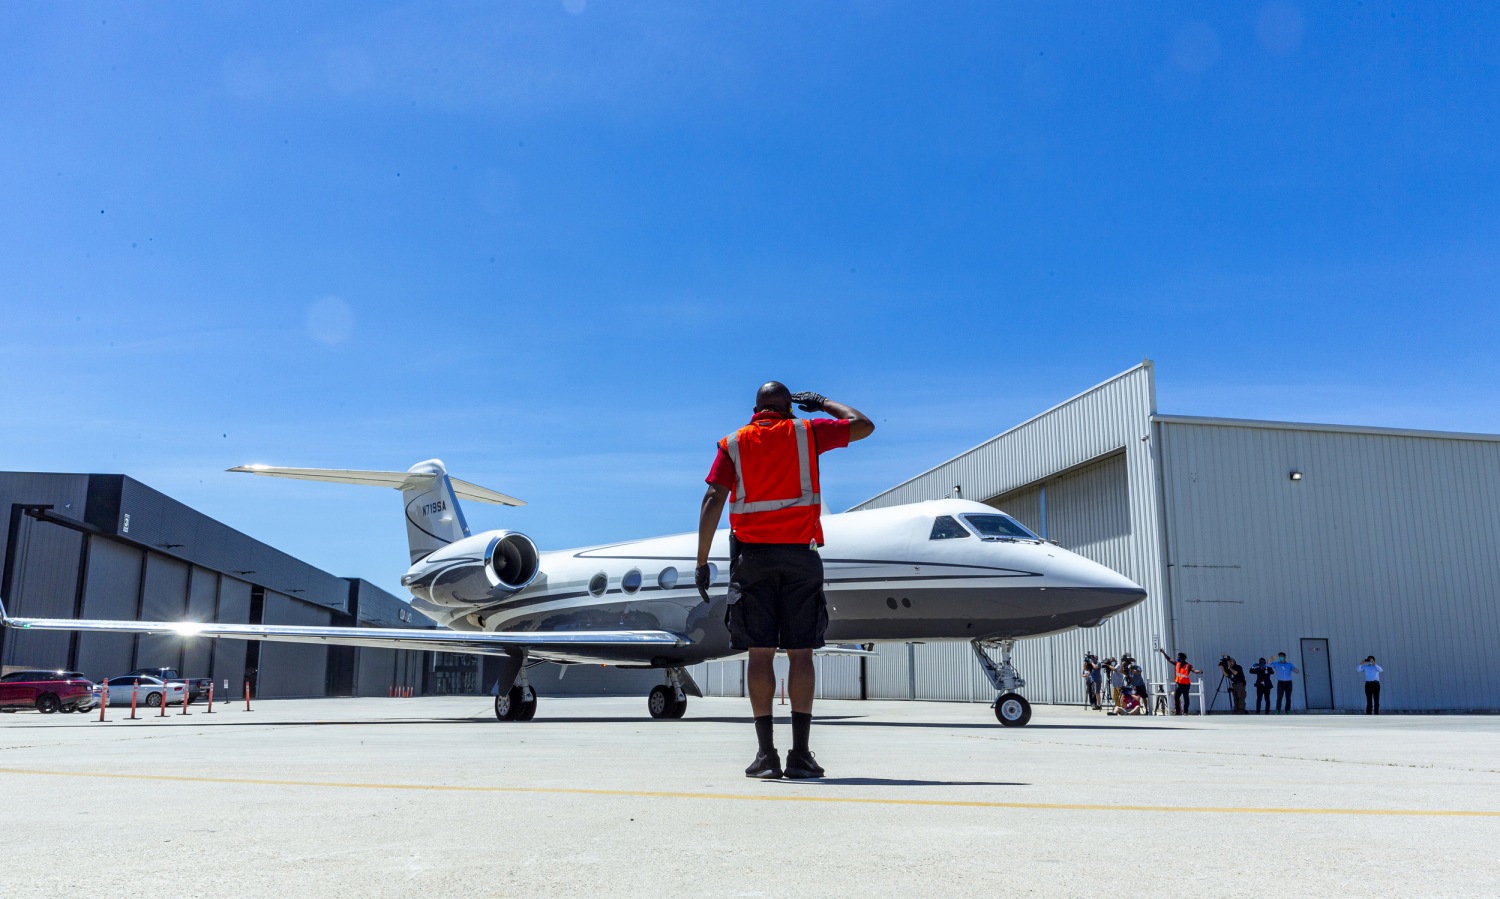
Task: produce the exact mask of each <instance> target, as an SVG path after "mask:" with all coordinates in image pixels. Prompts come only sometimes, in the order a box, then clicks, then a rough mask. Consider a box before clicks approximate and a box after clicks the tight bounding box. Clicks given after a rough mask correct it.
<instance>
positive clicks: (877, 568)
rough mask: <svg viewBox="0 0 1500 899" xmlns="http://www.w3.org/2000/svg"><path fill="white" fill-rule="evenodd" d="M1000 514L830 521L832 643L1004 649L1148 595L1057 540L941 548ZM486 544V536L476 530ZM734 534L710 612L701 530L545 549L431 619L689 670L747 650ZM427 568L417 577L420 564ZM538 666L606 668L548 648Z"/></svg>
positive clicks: (968, 540)
mask: <svg viewBox="0 0 1500 899" xmlns="http://www.w3.org/2000/svg"><path fill="white" fill-rule="evenodd" d="M965 513H969V514H989V515H993V514H995V513H996V510H995V509H994V508H993V507H991V506H986V505H984V504H982V503H977V502H972V501H969V500H958V499H947V500H934V501H931V502H925V503H912V504H908V505H902V506H894V507H890V508H885V509H874V510H869V511H861V512H847V513H844V514H839V515H828V516H825V517H824V518H823V529H824V534H825V545H824V546H823V547H822V549H821V550H820V553H819V554H820V556H821V557H822V560H823V567H824V575H825V583H826V587H825V595H826V597H827V602H828V634H827V639H828V641H829V642H838V643H863V642H870V641H877V640H923V641H929V640H965V641H968V640H975V639H980V640H1000V639H1009V638H1020V637H1031V636H1037V635H1040V634H1047V633H1054V632H1057V631H1062V630H1067V629H1069V628H1073V627H1080V626H1082V627H1087V626H1092V625H1095V624H1097V623H1099V622H1100V621H1102V620H1103V619H1104V618H1105V617H1107V616H1109V615H1112V614H1114V613H1116V612H1119V611H1121V610H1122V609H1125V608H1128V607H1129V606H1131V605H1134V604H1135V603H1137V602H1139V601H1141V600H1142V599H1143V598H1145V595H1146V594H1145V591H1144V590H1142V589H1141V587H1140V586H1138V585H1137V584H1135V583H1134V582H1132V581H1131V580H1129V579H1128V578H1126V577H1124V576H1123V575H1120V574H1118V573H1116V572H1114V571H1112V570H1111V569H1109V568H1106V567H1105V566H1103V565H1100V564H1098V563H1096V562H1093V561H1090V560H1089V559H1085V558H1083V557H1082V556H1079V555H1077V554H1076V553H1072V552H1069V551H1067V550H1065V549H1062V548H1061V547H1059V546H1057V545H1056V544H1052V543H1048V542H1045V541H1041V540H1032V539H1010V538H1007V539H985V538H982V537H980V536H979V535H977V534H975V533H970V534H969V535H968V536H967V537H962V538H956V539H955V538H948V539H933V523H934V521H935V520H936V519H937V518H938V517H939V516H945V515H946V516H951V517H954V518H961V517H962V516H963V515H964V514H965ZM476 536H483V535H476ZM728 543H729V538H728V531H723V530H721V531H719V533H718V535H717V536H716V538H715V540H714V543H713V548H712V552H711V554H710V561H711V562H713V563H714V565H715V569H716V577H715V580H714V585H713V587H712V588H710V590H709V595H710V597H711V600H712V601H711V602H708V603H705V602H703V601H702V598H701V597H700V596H699V594H698V591H697V589H696V588H695V587H694V584H693V568H694V563H695V554H696V551H697V535H696V534H677V535H673V536H668V537H655V538H649V539H644V540H634V541H628V542H623V543H612V544H606V545H602V546H592V547H586V548H582V549H569V550H558V551H552V552H544V553H542V554H541V557H540V560H539V561H540V565H539V572H538V574H537V576H536V578H535V580H533V581H532V582H531V583H530V584H529V585H528V586H526V587H525V588H524V589H521V590H519V591H517V592H515V593H514V594H512V595H510V596H507V597H504V598H493V599H490V600H488V601H486V602H483V603H476V604H474V605H471V606H457V607H454V606H447V607H437V606H433V605H431V604H429V603H423V602H420V598H419V600H418V602H417V605H418V607H419V608H421V609H422V611H423V612H424V613H425V614H427V615H429V616H432V617H434V618H436V619H437V620H438V621H439V623H441V624H445V625H447V626H448V627H451V628H453V629H454V630H458V631H502V632H520V633H524V632H528V631H545V632H561V631H572V630H581V631H613V630H631V631H651V630H661V631H670V632H673V633H677V634H681V635H682V636H684V637H686V638H687V640H688V642H687V643H686V644H685V645H683V646H680V647H672V648H669V649H667V648H663V647H653V646H642V647H628V646H626V647H620V654H619V655H618V656H616V657H614V658H613V659H611V661H615V662H618V663H621V664H654V665H656V666H662V665H668V664H670V665H684V664H695V663H697V662H701V661H705V660H709V659H715V658H722V657H725V656H729V655H733V654H735V652H736V650H734V649H733V648H731V647H730V645H729V633H728V630H727V628H726V627H725V624H724V615H725V610H726V602H727V596H726V593H727V584H728V578H729V572H728V562H729V546H728ZM413 570H416V569H413ZM535 654H536V655H537V656H539V657H545V658H554V659H558V660H565V661H566V660H578V661H583V660H585V659H586V660H588V661H601V659H600V657H599V655H598V654H597V653H591V654H590V655H588V656H587V657H576V658H574V657H572V656H571V654H569V653H567V652H565V651H564V652H556V651H548V650H538V651H536V653H535Z"/></svg>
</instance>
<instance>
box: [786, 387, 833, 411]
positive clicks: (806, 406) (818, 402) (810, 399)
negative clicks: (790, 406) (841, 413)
mask: <svg viewBox="0 0 1500 899" xmlns="http://www.w3.org/2000/svg"><path fill="white" fill-rule="evenodd" d="M792 402H794V403H796V404H797V408H798V409H801V410H802V411H803V412H822V411H823V404H824V403H826V402H828V397H826V396H824V395H823V394H821V393H813V392H812V391H811V390H804V391H803V392H802V393H794V394H792Z"/></svg>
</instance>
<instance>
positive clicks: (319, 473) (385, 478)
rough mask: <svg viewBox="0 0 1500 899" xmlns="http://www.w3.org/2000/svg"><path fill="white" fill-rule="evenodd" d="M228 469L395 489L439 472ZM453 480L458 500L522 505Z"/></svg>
mask: <svg viewBox="0 0 1500 899" xmlns="http://www.w3.org/2000/svg"><path fill="white" fill-rule="evenodd" d="M229 470H230V471H239V472H244V473H245V474H258V475H265V476H266V477H271V478H290V479H292V480H294V481H326V482H328V483H331V484H365V485H368V486H371V487H391V488H394V489H396V490H406V489H407V488H410V487H415V486H418V485H420V484H422V483H425V482H427V481H429V480H431V479H432V478H435V477H440V476H441V472H430V471H359V470H357V469H353V468H279V467H277V466H274V465H236V466H235V467H234V468H231V469H229ZM449 480H450V481H452V482H453V492H454V494H456V495H457V496H458V498H459V499H472V500H474V501H475V502H480V503H491V504H493V505H497V506H524V505H526V503H525V501H523V500H519V499H516V498H515V497H514V496H506V495H505V494H504V493H498V492H496V491H494V490H490V489H489V488H488V487H481V486H479V485H478V484H470V483H469V482H468V481H460V480H459V479H458V478H451V477H450V478H449Z"/></svg>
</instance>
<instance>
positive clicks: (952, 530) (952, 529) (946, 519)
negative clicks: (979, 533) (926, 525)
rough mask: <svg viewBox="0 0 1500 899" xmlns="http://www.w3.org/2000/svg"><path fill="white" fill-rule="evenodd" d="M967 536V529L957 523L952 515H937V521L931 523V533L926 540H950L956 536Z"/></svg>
mask: <svg viewBox="0 0 1500 899" xmlns="http://www.w3.org/2000/svg"><path fill="white" fill-rule="evenodd" d="M967 536H969V532H968V530H966V529H965V528H964V526H963V525H961V524H959V523H958V522H957V521H956V520H955V519H954V518H953V516H952V515H939V516H938V519H937V521H934V522H933V523H932V534H931V535H930V536H929V537H928V538H927V539H928V540H952V539H954V538H957V537H967Z"/></svg>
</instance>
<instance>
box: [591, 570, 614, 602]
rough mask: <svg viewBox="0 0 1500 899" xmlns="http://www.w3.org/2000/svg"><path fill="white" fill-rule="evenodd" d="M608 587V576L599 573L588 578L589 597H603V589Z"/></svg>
mask: <svg viewBox="0 0 1500 899" xmlns="http://www.w3.org/2000/svg"><path fill="white" fill-rule="evenodd" d="M608 586H609V576H608V575H606V574H605V573H604V572H602V571H601V572H599V573H598V574H596V575H594V576H593V577H591V578H589V595H590V596H603V595H604V588H605V587H608Z"/></svg>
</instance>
